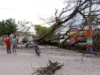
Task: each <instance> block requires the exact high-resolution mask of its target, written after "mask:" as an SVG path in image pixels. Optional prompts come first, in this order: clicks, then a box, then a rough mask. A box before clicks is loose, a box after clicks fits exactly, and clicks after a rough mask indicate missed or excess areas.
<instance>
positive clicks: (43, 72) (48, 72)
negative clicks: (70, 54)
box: [32, 60, 64, 75]
mask: <svg viewBox="0 0 100 75" xmlns="http://www.w3.org/2000/svg"><path fill="white" fill-rule="evenodd" d="M62 66H64V64H60V63H58V62H52V61H51V60H49V64H48V65H47V67H41V68H38V69H37V70H36V71H35V72H34V73H33V74H32V75H34V74H37V75H52V74H54V73H55V72H56V70H59V69H61V68H62Z"/></svg>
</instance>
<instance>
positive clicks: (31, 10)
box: [0, 0, 63, 24]
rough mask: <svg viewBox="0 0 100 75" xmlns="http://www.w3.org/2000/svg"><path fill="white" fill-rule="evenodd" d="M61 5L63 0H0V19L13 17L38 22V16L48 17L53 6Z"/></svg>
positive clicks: (53, 9) (58, 6) (59, 6)
mask: <svg viewBox="0 0 100 75" xmlns="http://www.w3.org/2000/svg"><path fill="white" fill-rule="evenodd" d="M62 7H63V0H0V20H2V19H8V18H14V19H16V20H27V21H31V22H32V23H34V24H38V23H41V22H40V20H39V18H40V17H42V18H44V17H45V18H46V17H50V16H52V15H54V14H53V13H54V11H55V8H57V9H61V8H62Z"/></svg>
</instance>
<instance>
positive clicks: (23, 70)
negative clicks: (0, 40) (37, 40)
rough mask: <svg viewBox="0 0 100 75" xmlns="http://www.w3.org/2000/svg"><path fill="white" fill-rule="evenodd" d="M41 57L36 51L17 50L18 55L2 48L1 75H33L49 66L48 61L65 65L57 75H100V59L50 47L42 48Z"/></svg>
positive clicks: (0, 52)
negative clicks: (37, 70) (8, 52)
mask: <svg viewBox="0 0 100 75" xmlns="http://www.w3.org/2000/svg"><path fill="white" fill-rule="evenodd" d="M40 50H41V52H42V53H41V56H40V57H39V56H36V54H35V53H34V50H28V49H25V50H23V49H22V50H20V49H18V50H17V54H16V55H15V54H7V53H6V48H4V47H3V48H1V47H0V75H31V74H32V73H33V72H34V71H35V70H36V69H37V68H39V67H44V66H47V63H48V60H51V61H58V62H60V63H64V66H63V67H62V69H60V70H58V71H56V73H55V75H99V74H100V57H96V56H93V55H92V56H88V55H85V56H83V54H81V53H77V52H74V51H70V50H69V51H68V50H64V49H59V48H56V47H54V48H51V47H50V46H48V47H45V46H41V47H40Z"/></svg>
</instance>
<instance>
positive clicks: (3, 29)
mask: <svg viewBox="0 0 100 75" xmlns="http://www.w3.org/2000/svg"><path fill="white" fill-rule="evenodd" d="M16 31H17V25H16V23H15V20H14V19H7V20H2V21H0V35H10V34H12V33H15V32H16Z"/></svg>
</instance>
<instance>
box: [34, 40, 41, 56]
mask: <svg viewBox="0 0 100 75" xmlns="http://www.w3.org/2000/svg"><path fill="white" fill-rule="evenodd" d="M34 42H35V44H34V49H35V53H36V54H37V55H38V56H40V49H39V46H38V43H37V41H36V40H35V41H34Z"/></svg>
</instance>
